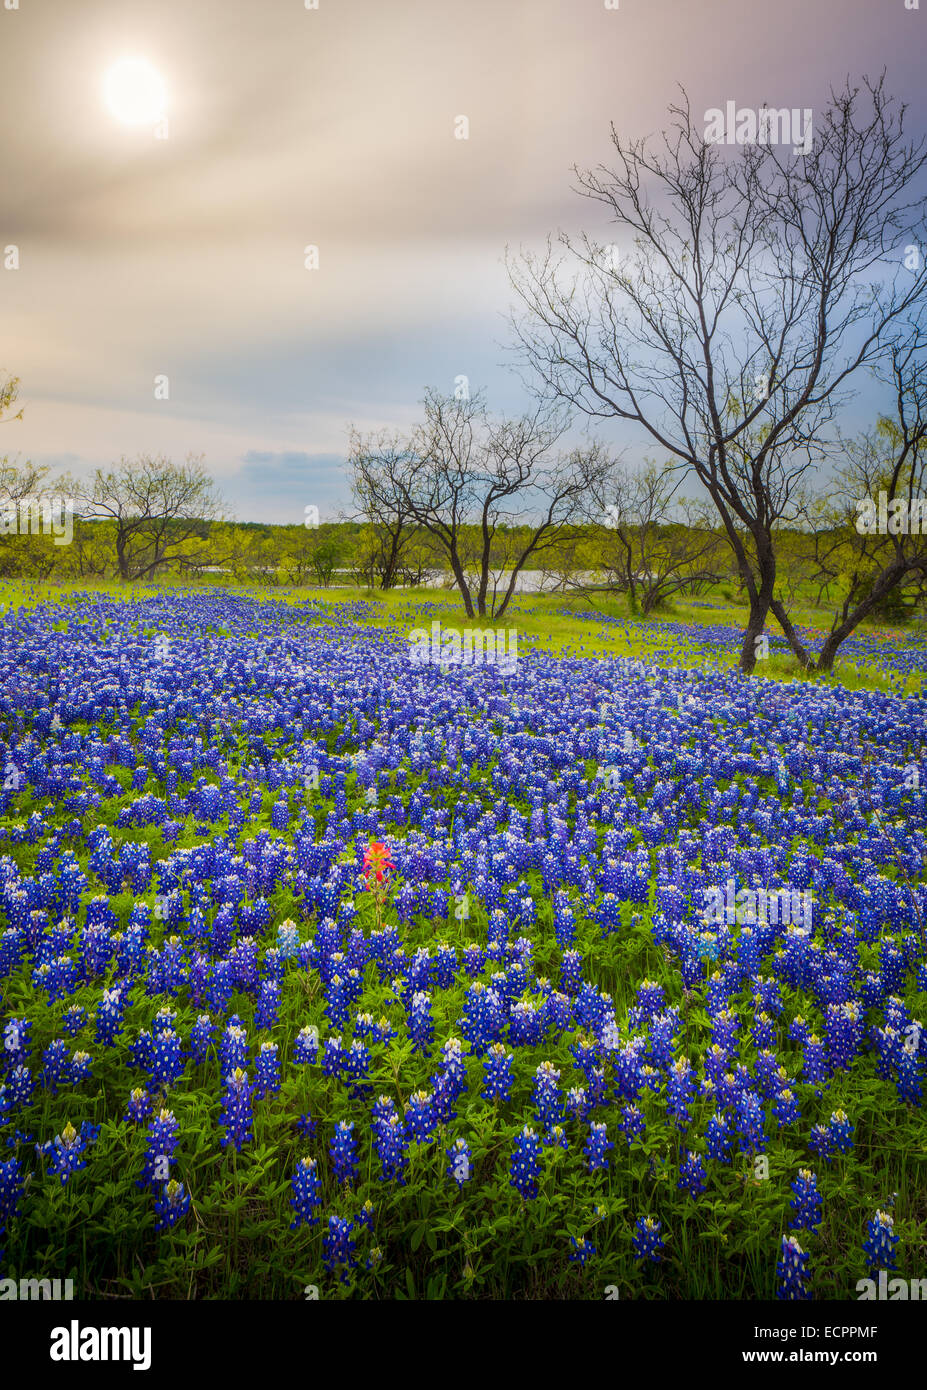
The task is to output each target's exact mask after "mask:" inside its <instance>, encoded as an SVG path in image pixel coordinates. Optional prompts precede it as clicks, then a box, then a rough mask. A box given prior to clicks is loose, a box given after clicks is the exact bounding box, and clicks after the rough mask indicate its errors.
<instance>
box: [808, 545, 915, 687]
mask: <svg viewBox="0 0 927 1390" xmlns="http://www.w3.org/2000/svg"><path fill="white" fill-rule="evenodd" d="M908 571H909V565H908V564H907V562H906V561H905V560H903V559H901V558H899V559H897V560H895V561H894V562H893V563H892V564H891V565H887V566H886V568H885V569H884V570H883V571H882V573H881V574H880V575H879V577H878V579H877V580H876V582H875V584H874V585H873V586H872V588H871V589H870V590H869V593H868V594H867V595H866V597H865V598H864V599H862V600H861V601H860V602H859V603H858V604H857V605H856V607H855V608H854V609H853V611H852V613H849V614H848V615H847V616H846V617H845V618H844V620H843V622H842V623H840V624H839V625H838V626H837V627H835V628H833V629H832V630H831V631H830V632H829V633H828V635H827V640H826V641H825V643H824V645H823V647H822V648H821V654H820V656H819V657H818V666H817V669H818V670H819V671H821V672H824V673H825V674H828V673H830V672H831V671H832V670H833V669H834V659H835V657H836V655H837V652H838V651H839V649H840V646H841V644H842V643H843V642H844V641H846V639H847V638H848V637H849V636H850V633H851V632H853V631H854V629H855V628H856V627H858V625H859V624H860V623H861V622H862V620H863V618H866V617H868V616H869V614H870V613H871V612H872V610H873V609H874V608H875V606H876V604H878V603H880V602H881V601H882V599H883V598H885V596H886V595H887V594H890V593H891V591H892V590H893V589H894V588H895V587H896V585H897V584H899V583H900V582H901V580H902V579H904V577H905V575H906V574H907V573H908Z"/></svg>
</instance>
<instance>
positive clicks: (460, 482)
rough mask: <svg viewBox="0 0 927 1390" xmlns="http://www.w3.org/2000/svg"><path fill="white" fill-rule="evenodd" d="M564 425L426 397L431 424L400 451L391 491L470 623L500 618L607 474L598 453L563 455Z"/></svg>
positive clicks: (544, 413)
mask: <svg viewBox="0 0 927 1390" xmlns="http://www.w3.org/2000/svg"><path fill="white" fill-rule="evenodd" d="M566 426H567V422H566V418H565V416H564V415H563V413H562V412H560V411H555V410H553V409H551V408H550V407H548V406H546V405H539V406H538V407H537V409H536V410H535V411H534V413H533V414H529V415H524V416H521V417H518V418H514V419H507V418H494V417H491V416H490V415H489V413H488V411H487V409H486V406H485V403H484V400H483V398H482V396H481V395H480V393H476V394H475V395H473V396H472V397H469V396H468V397H467V398H466V399H459V398H457V397H446V396H443V395H441V394H440V393H439V392H437V391H435V390H429V391H428V392H427V393H426V395H425V401H424V419H423V421H422V423H421V424H420V425H419V426H418V427H417V428H416V429H415V430H414V431H413V432H412V434H411V436H410V438H409V439H408V440H407V441H405V442H404V443H403V444H402V445H401V447H399V454H400V456H401V458H402V460H403V462H402V466H401V467H398V468H394V469H392V470H391V472H390V478H389V485H390V486H391V487H394V488H395V489H396V492H397V499H398V501H397V506H398V507H400V508H401V509H402V511H403V513H404V514H405V515H407V516H409V517H410V518H411V519H412V520H413V521H414V522H415V523H416V524H417V525H418V526H420V527H421V528H422V529H423V530H425V531H426V532H427V533H428V534H429V535H430V536H432V537H433V538H434V541H435V542H436V544H437V546H438V547H439V549H440V551H441V552H442V553H443V554H444V556H445V557H446V559H447V563H448V565H449V566H450V570H451V573H452V575H453V578H454V582H455V583H456V585H457V588H458V590H459V592H460V596H461V598H462V600H463V604H464V609H465V611H466V614H467V617H469V618H473V617H475V616H479V617H485V616H487V615H488V616H490V617H492V618H500V617H501V616H502V615H503V613H504V612H505V610H506V608H507V607H508V605H509V602H510V600H511V598H512V595H513V594H514V592H515V587H516V584H517V581H518V576H519V574H520V573H521V571H522V570H523V569H524V567H525V565H526V564H527V563H528V561H529V560H530V559H532V557H535V556H539V555H542V554H544V552H545V551H546V550H547V549H548V548H550V547H551V546H553V545H554V544H555V543H556V541H557V539H558V537H559V536H560V533H561V532H562V531H563V529H564V527H566V526H568V525H569V524H570V523H571V522H573V521H574V520H576V519H577V518H578V517H579V515H580V510H581V506H582V499H583V496H584V494H585V493H586V492H587V491H588V489H589V487H590V486H591V485H592V483H593V482H594V480H595V479H596V478H597V477H598V476H599V474H600V473H601V472H602V470H603V469H604V467H605V466H606V463H607V459H606V457H605V455H604V453H603V451H602V450H601V449H600V448H599V447H598V446H597V445H593V446H591V447H589V448H586V449H579V448H577V449H573V450H572V451H570V452H568V453H566V454H564V453H563V452H560V451H559V450H558V448H557V446H558V444H559V442H560V440H561V439H562V437H563V434H564V432H565V430H566ZM516 527H517V528H518V529H516ZM474 537H475V540H474ZM494 570H495V574H494Z"/></svg>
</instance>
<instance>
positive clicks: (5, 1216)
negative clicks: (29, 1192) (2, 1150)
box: [0, 1158, 25, 1236]
mask: <svg viewBox="0 0 927 1390" xmlns="http://www.w3.org/2000/svg"><path fill="white" fill-rule="evenodd" d="M24 1191H25V1184H24V1182H23V1176H22V1165H21V1164H20V1162H19V1160H18V1159H16V1158H10V1159H8V1160H7V1161H6V1162H5V1163H0V1236H2V1235H3V1233H4V1231H6V1230H8V1228H9V1225H10V1222H11V1221H12V1220H13V1217H14V1216H15V1215H16V1213H17V1211H18V1210H19V1203H20V1200H21V1199H22V1195H23V1192H24Z"/></svg>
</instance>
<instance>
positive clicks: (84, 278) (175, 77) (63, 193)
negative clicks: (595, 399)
mask: <svg viewBox="0 0 927 1390" xmlns="http://www.w3.org/2000/svg"><path fill="white" fill-rule="evenodd" d="M7 3H9V0H7ZM908 3H909V4H910V3H912V0H908ZM925 52H927V0H924V3H923V5H922V7H921V8H920V9H918V10H910V9H907V8H906V6H905V0H776V3H765V4H764V3H757V0H749V3H748V2H747V0H620V7H619V8H618V9H617V10H607V9H606V8H605V3H604V0H319V7H318V9H316V10H307V9H306V8H305V6H304V3H303V0H251V3H249V0H156V3H137V2H136V0H105V2H104V0H82V2H81V3H73V0H71V2H70V3H65V0H19V9H18V10H6V9H4V8H0V103H2V109H3V132H4V137H3V198H2V206H0V247H4V246H9V245H15V246H17V247H18V250H19V261H20V265H19V269H18V270H6V269H0V323H2V346H0V369H5V370H6V371H8V372H12V373H14V374H16V375H18V376H20V377H21V378H22V402H23V403H24V405H25V417H24V420H23V421H22V423H10V424H7V425H4V426H3V433H2V435H0V445H2V447H3V449H4V450H5V451H9V452H10V453H11V454H15V453H20V454H21V455H22V456H23V457H30V458H32V459H34V460H35V461H36V462H42V463H49V464H51V465H53V466H55V467H61V466H64V467H67V468H69V469H71V470H73V471H81V470H84V469H88V468H90V467H92V466H95V465H97V464H105V463H107V462H110V461H112V460H115V459H118V457H119V456H120V455H122V454H126V455H129V456H132V455H135V454H138V453H141V452H161V453H165V454H167V455H169V456H172V457H174V458H177V459H182V458H183V457H185V456H186V455H188V454H203V455H205V458H206V463H207V465H208V466H209V468H210V470H211V471H212V472H213V473H214V475H215V476H216V478H217V479H218V480H219V482H220V486H221V488H222V491H223V492H224V494H225V496H226V498H227V499H228V501H229V503H230V505H231V508H232V509H233V510H234V512H235V513H236V514H237V515H238V516H239V517H241V518H242V519H246V520H272V521H294V522H295V521H300V520H301V519H302V516H303V509H304V507H305V506H306V505H307V504H310V503H314V504H315V505H317V506H318V507H319V508H320V510H321V512H322V514H323V516H325V515H332V514H334V513H335V512H336V511H337V509H338V507H339V506H340V505H342V504H346V503H347V500H348V498H347V492H346V488H345V485H344V482H343V476H344V474H343V464H342V459H343V452H344V446H345V439H346V432H347V426H348V424H349V423H351V422H353V423H356V424H357V425H358V426H360V427H361V428H364V429H367V428H377V427H380V426H397V425H403V424H406V423H408V422H410V421H411V420H412V419H413V418H414V417H415V415H416V412H417V405H418V402H419V401H420V399H421V396H422V393H423V390H424V388H425V387H426V386H427V385H436V386H439V387H443V388H446V389H447V390H448V391H451V390H452V389H453V383H454V378H455V377H456V376H458V375H459V374H465V375H467V376H468V377H469V380H470V383H471V389H472V388H474V387H477V386H484V387H485V388H486V390H487V394H488V398H489V401H490V404H491V405H494V406H497V407H499V408H507V409H512V408H515V407H517V406H519V405H520V404H522V403H523V402H524V401H525V397H524V393H523V389H522V387H521V385H520V383H519V381H518V379H517V377H516V376H515V375H514V374H513V373H512V371H511V367H510V366H507V365H506V353H505V351H504V347H503V345H504V343H505V341H506V339H507V328H506V321H505V315H506V311H507V309H508V307H509V305H510V304H511V302H512V295H511V291H510V290H509V289H508V286H507V281H506V275H505V270H504V265H503V255H504V251H505V247H506V245H507V244H508V245H509V246H512V247H517V246H518V245H519V244H524V245H536V244H537V243H538V242H539V241H540V240H541V239H542V238H543V237H544V236H546V234H547V233H548V232H556V230H557V229H558V228H561V227H562V228H565V229H567V230H571V231H575V230H577V229H578V228H580V227H583V226H585V227H587V228H588V229H589V230H592V231H595V232H601V230H602V226H601V225H600V226H598V227H596V226H594V225H593V222H592V220H591V219H592V216H593V214H592V210H591V207H590V204H589V203H588V202H586V201H585V200H583V199H581V198H579V197H578V196H577V195H576V194H575V193H573V192H571V181H572V179H571V174H570V166H571V165H572V164H573V163H578V164H579V165H581V166H586V165H592V164H595V163H597V162H598V161H600V160H607V158H608V154H609V149H610V145H609V123H610V122H611V121H613V122H614V123H615V125H616V127H617V128H618V130H619V132H620V133H621V134H622V135H623V136H625V137H631V136H639V135H640V136H642V135H647V134H648V133H651V132H654V131H658V130H659V129H660V128H661V127H662V126H664V125H665V124H666V108H667V106H668V105H669V103H671V102H672V101H673V100H674V99H675V98H676V97H677V96H678V86H677V84H682V85H683V86H684V87H685V88H686V89H687V90H688V93H689V96H690V98H691V101H692V105H693V108H694V109H696V110H698V111H701V110H705V109H707V108H709V107H713V106H717V107H723V106H724V104H725V102H726V101H728V100H734V101H736V102H737V103H738V105H739V106H750V107H754V108H755V107H759V106H760V105H762V104H764V103H768V104H769V105H771V106H776V107H781V106H789V107H793V106H796V107H802V108H804V107H809V106H810V107H812V108H817V107H820V106H821V105H822V104H823V103H824V101H825V100H826V97H827V91H828V88H829V86H830V85H832V84H833V85H836V86H842V85H843V82H844V79H845V78H846V76H847V75H850V76H852V77H859V76H860V75H861V74H863V73H868V74H870V75H877V74H878V72H879V71H880V70H881V69H882V68H883V67H885V68H886V69H887V73H888V85H889V88H890V90H891V91H892V92H893V93H894V94H895V95H897V96H898V97H899V98H901V99H902V100H905V101H908V102H910V103H911V106H912V129H914V130H916V131H917V132H918V133H920V132H921V131H922V130H923V129H924V128H925V126H927V119H925V117H927V112H925V105H927V103H925V99H924V96H923V87H924V79H923V70H924V54H925ZM127 55H129V56H139V57H143V58H145V59H147V60H148V61H149V62H150V63H151V64H153V65H154V66H155V68H157V70H158V71H159V72H160V74H161V75H162V77H163V80H164V83H165V85H166V88H167V115H168V138H167V139H160V140H159V139H156V138H155V136H154V132H153V131H152V129H151V128H149V127H130V126H126V125H123V124H121V123H120V122H119V121H118V120H116V119H115V117H114V116H113V114H112V113H111V111H110V110H109V109H108V108H107V106H106V104H105V102H104V98H103V86H104V76H105V74H106V73H107V71H109V70H110V68H111V67H112V65H113V64H114V63H116V62H117V61H118V60H119V59H121V58H123V57H124V56H127ZM460 115H465V116H466V117H467V118H468V120H469V139H467V140H460V139H455V133H454V132H455V118H456V117H458V116H460ZM604 239H608V237H607V236H606V237H605V238H604ZM307 245H317V246H318V247H319V268H318V270H307V269H306V268H305V265H304V254H303V253H304V247H305V246H307ZM162 374H163V375H166V376H167V377H168V379H169V390H170V396H169V399H168V400H156V399H155V377H156V376H160V375H162ZM863 399H864V400H865V399H866V398H865V396H864V397H863Z"/></svg>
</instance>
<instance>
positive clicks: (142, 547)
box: [77, 455, 221, 580]
mask: <svg viewBox="0 0 927 1390" xmlns="http://www.w3.org/2000/svg"><path fill="white" fill-rule="evenodd" d="M77 496H78V498H79V500H80V503H81V509H82V511H83V512H84V514H85V515H86V516H88V517H95V518H103V519H107V520H108V521H110V522H111V523H112V526H113V543H114V546H115V551H116V568H117V572H118V574H119V577H120V579H123V580H138V579H147V578H149V577H150V576H151V575H153V574H156V573H158V571H159V570H163V569H166V568H167V567H168V566H170V565H174V566H177V567H180V568H183V567H185V566H186V565H190V564H202V563H203V560H204V558H207V559H208V557H209V554H210V552H209V548H208V542H209V538H210V532H211V529H212V525H213V523H214V522H215V521H217V520H219V519H220V517H221V501H220V499H219V497H218V494H217V492H216V489H215V486H214V484H213V482H212V479H211V478H210V477H209V475H208V473H207V472H206V469H205V468H204V466H203V462H202V460H201V459H198V458H188V459H187V461H186V462H185V463H183V464H176V463H171V461H170V460H169V459H165V458H162V457H160V456H158V457H151V456H149V455H142V456H141V457H140V458H137V459H131V460H130V459H125V458H123V459H121V460H120V462H119V464H118V465H117V466H116V467H114V468H109V469H102V468H98V469H97V470H96V472H95V473H94V475H93V479H92V481H91V482H90V484H89V485H86V486H84V487H83V488H80V487H78V489H77Z"/></svg>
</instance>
